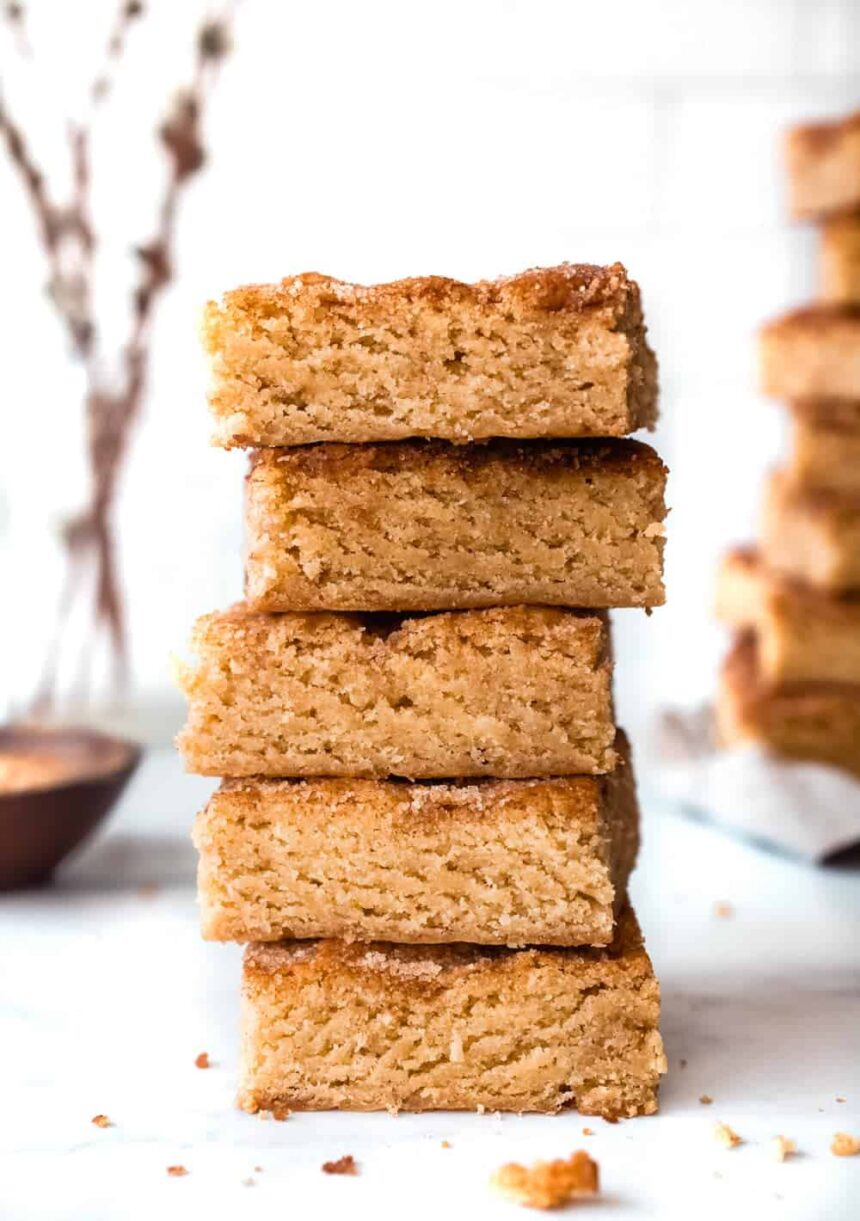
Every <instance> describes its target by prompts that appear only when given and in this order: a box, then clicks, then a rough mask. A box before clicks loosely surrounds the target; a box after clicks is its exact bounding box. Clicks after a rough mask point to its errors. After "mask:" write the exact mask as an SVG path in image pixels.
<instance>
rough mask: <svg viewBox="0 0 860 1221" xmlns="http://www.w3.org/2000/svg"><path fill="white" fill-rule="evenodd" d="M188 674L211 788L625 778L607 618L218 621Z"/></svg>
mask: <svg viewBox="0 0 860 1221" xmlns="http://www.w3.org/2000/svg"><path fill="white" fill-rule="evenodd" d="M192 649H193V651H194V653H195V654H196V661H195V662H194V663H193V664H191V665H187V666H182V667H180V670H179V675H178V677H179V680H180V684H181V686H182V688H183V690H184V691H185V693H186V695H187V697H188V703H189V716H188V724H187V726H186V728H185V730H184V732H183V733H182V734H181V735H180V738H179V747H180V750H181V751H182V753H183V754H184V756H185V761H186V764H187V766H188V768H189V770H191V771H196V772H199V773H201V774H203V775H207V776H252V775H264V776H278V777H303V776H353V777H361V776H387V775H395V776H403V777H407V778H410V779H434V778H446V777H451V776H497V777H501V778H506V777H532V776H535V777H537V776H552V775H566V774H578V773H583V774H595V773H601V772H607V771H610V770H611V769H612V767H613V765H614V752H613V749H612V746H613V740H614V737H615V729H614V725H613V717H612V699H611V691H610V671H611V665H610V660H609V653H608V626H607V623H606V621H605V618H604V617H602V616H601V615H599V614H597V615H595V614H592V615H587V614H585V613H577V612H574V611H563V610H552V609H547V608H530V607H512V608H507V609H497V610H481V611H460V612H453V613H449V614H441V615H429V616H421V617H397V616H376V617H373V616H369V617H365V618H360V617H358V616H352V615H326V614H320V615H302V614H292V615H271V614H261V613H258V614H253V613H247V612H245V611H244V609H239V610H233V611H227V612H223V613H219V614H213V615H206V616H204V617H203V618H202V619H200V620H198V622H197V624H196V627H195V629H194V633H193V636H192Z"/></svg>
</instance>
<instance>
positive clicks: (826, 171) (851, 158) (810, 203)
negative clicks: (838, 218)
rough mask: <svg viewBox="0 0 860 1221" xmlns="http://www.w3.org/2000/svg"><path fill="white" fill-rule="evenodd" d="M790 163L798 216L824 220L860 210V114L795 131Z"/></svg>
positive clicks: (791, 194)
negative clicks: (837, 214)
mask: <svg viewBox="0 0 860 1221" xmlns="http://www.w3.org/2000/svg"><path fill="white" fill-rule="evenodd" d="M786 161H787V166H788V190H789V206H790V208H791V211H792V214H793V215H794V216H796V217H798V218H800V219H820V218H821V217H824V216H829V215H831V214H832V213H834V212H846V211H854V210H857V209H858V208H860V111H857V112H855V113H854V114H850V115H847V116H846V117H845V118H843V119H836V120H827V121H825V122H823V123H803V124H801V125H799V126H797V127H793V128H792V129H791V130H790V131H789V133H788V137H787V140H786Z"/></svg>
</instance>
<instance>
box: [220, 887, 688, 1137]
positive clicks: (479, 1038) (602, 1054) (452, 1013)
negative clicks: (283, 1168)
mask: <svg viewBox="0 0 860 1221" xmlns="http://www.w3.org/2000/svg"><path fill="white" fill-rule="evenodd" d="M659 1016H660V992H659V986H658V983H657V980H656V979H655V977H654V972H653V968H652V966H651V963H650V961H649V959H648V955H647V954H646V952H645V948H644V946H643V944H642V937H641V934H640V932H639V928H638V925H637V923H636V919H635V916H634V915H633V913H632V912H631V911H630V909H629V908H628V909H626V910H625V911H624V912H623V913H622V916H621V919H620V921H619V925H618V931H617V934H616V938H615V941H614V943H613V945H612V947H611V948H609V949H604V950H572V949H564V948H553V949H548V948H544V949H527V950H509V949H499V948H489V947H483V948H482V947H479V946H469V945H457V946H432V947H429V946H423V947H419V946H399V945H390V944H387V943H372V944H370V945H360V944H356V943H353V944H351V945H350V944H347V943H345V942H342V941H312V942H301V941H287V942H278V943H274V944H268V945H267V944H263V945H252V946H250V947H249V948H248V950H247V951H246V955H245V967H244V979H243V998H242V1063H241V1090H240V1095H239V1103H240V1105H241V1106H242V1107H243V1108H244V1109H245V1110H248V1111H258V1110H267V1111H274V1112H275V1113H276V1114H278V1113H280V1112H283V1111H285V1110H290V1109H292V1110H354V1111H376V1110H391V1111H397V1110H405V1111H429V1110H476V1109H487V1110H503V1111H549V1112H552V1111H558V1110H560V1109H562V1108H563V1107H576V1108H578V1109H579V1110H580V1111H581V1112H583V1113H585V1114H588V1115H602V1116H604V1117H605V1118H607V1119H616V1118H621V1117H624V1116H628V1115H647V1114H651V1113H653V1112H654V1111H656V1109H657V1086H658V1083H659V1078H660V1074H661V1073H663V1072H665V1071H666V1058H665V1055H664V1052H663V1045H662V1042H661V1039H660V1034H659V1031H658V1028H657V1027H658V1022H659Z"/></svg>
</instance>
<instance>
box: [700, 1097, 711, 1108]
mask: <svg viewBox="0 0 860 1221" xmlns="http://www.w3.org/2000/svg"><path fill="white" fill-rule="evenodd" d="M713 1101H714V1100H713V1098H712V1097H711V1095H710V1094H700V1095H699V1102H701V1104H702V1106H703V1107H709V1106H710V1105H711V1103H712V1102H713Z"/></svg>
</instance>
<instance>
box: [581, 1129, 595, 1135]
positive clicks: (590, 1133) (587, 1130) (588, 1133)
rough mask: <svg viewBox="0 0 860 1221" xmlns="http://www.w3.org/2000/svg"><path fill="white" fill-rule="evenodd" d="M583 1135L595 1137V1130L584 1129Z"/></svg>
mask: <svg viewBox="0 0 860 1221" xmlns="http://www.w3.org/2000/svg"><path fill="white" fill-rule="evenodd" d="M582 1135H583V1136H593V1135H594V1129H593V1128H583V1129H582Z"/></svg>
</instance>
